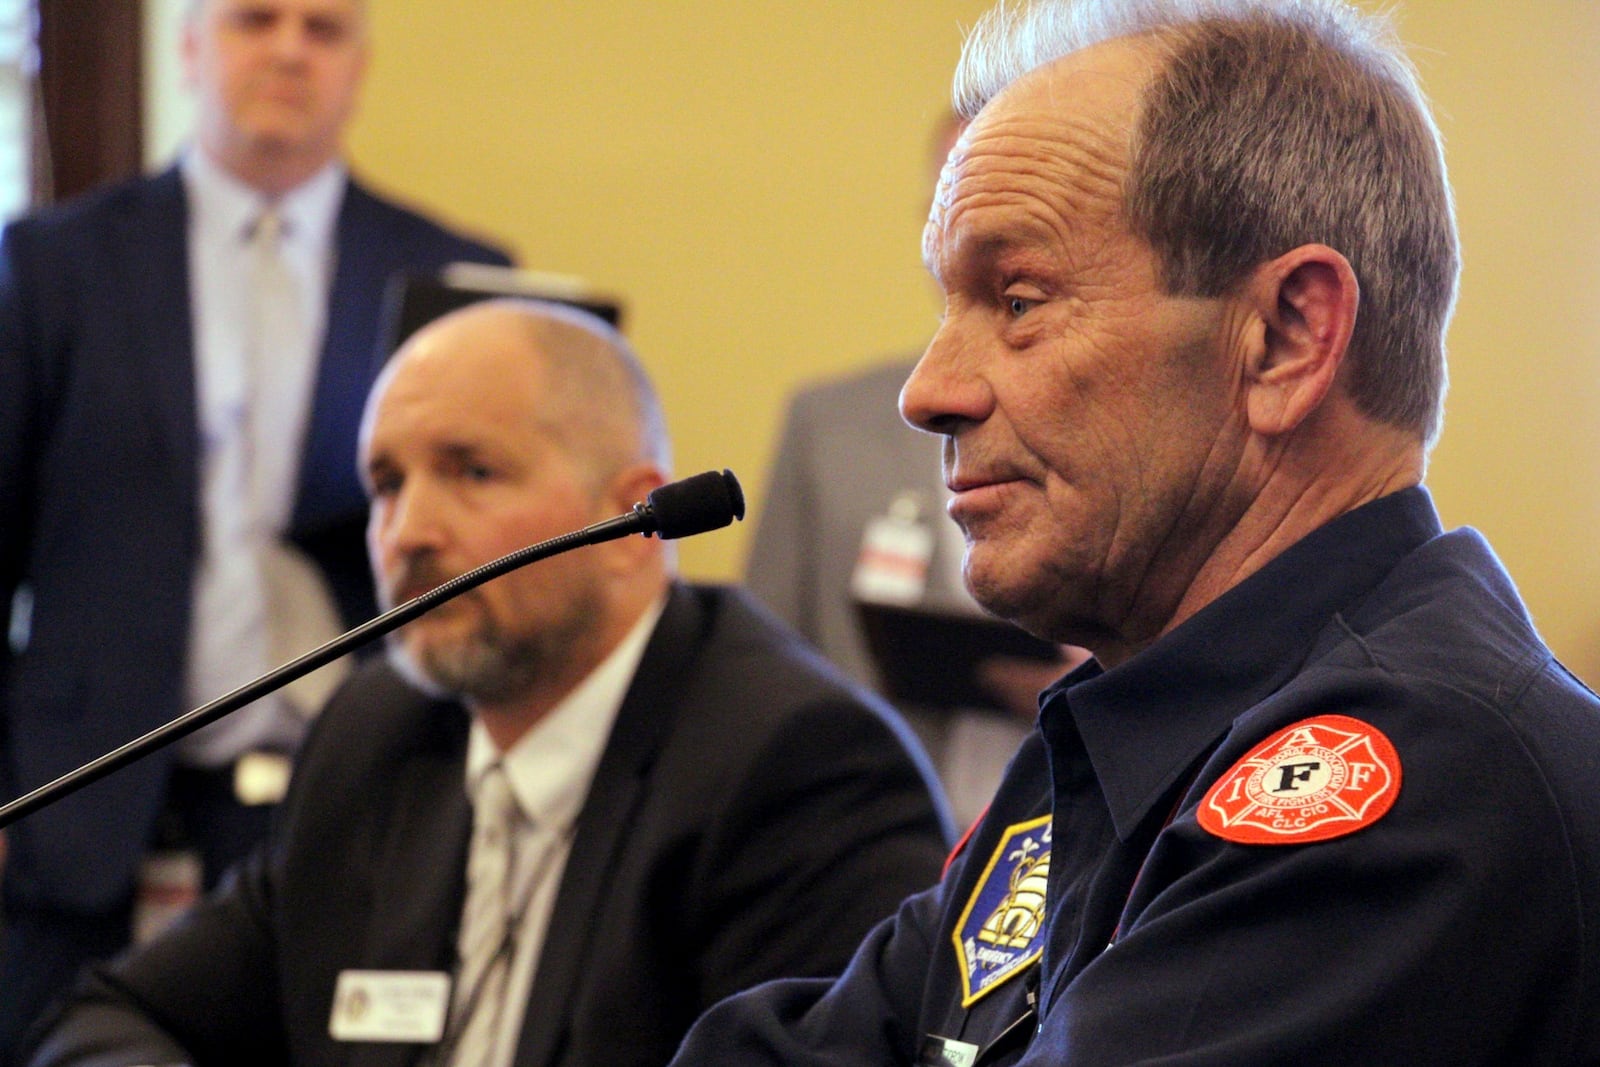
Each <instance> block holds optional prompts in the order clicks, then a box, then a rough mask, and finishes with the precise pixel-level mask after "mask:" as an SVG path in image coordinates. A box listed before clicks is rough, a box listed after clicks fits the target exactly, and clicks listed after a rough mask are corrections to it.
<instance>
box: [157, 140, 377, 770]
mask: <svg viewBox="0 0 1600 1067" xmlns="http://www.w3.org/2000/svg"><path fill="white" fill-rule="evenodd" d="M179 166H180V171H181V174H182V176H183V182H184V189H185V193H186V196H187V198H188V208H189V232H188V249H189V301H190V311H191V321H192V323H193V327H194V352H195V381H196V405H197V413H198V421H199V439H200V487H201V490H200V515H201V540H202V548H201V557H200V560H199V564H198V567H197V569H196V574H195V591H194V617H193V620H192V623H191V628H190V655H189V665H188V685H187V693H188V698H189V701H190V704H191V706H198V705H200V704H203V703H206V702H208V701H210V700H213V699H215V698H216V697H218V696H221V695H223V694H224V693H227V692H229V691H231V690H232V689H234V688H236V687H238V686H239V685H242V684H244V683H245V682H248V681H250V680H251V679H253V678H255V677H256V676H257V675H259V674H262V673H264V672H265V671H267V670H268V669H270V668H272V667H275V666H277V665H278V664H279V663H280V662H282V661H283V660H284V659H287V658H292V655H297V654H299V653H300V652H304V651H308V650H309V648H310V647H313V646H312V645H307V646H306V647H304V648H292V649H287V650H286V649H284V648H282V647H280V646H281V645H282V644H283V643H284V641H285V640H287V639H286V638H283V637H282V634H281V631H280V630H278V629H275V624H274V620H273V619H272V618H271V617H270V616H269V612H270V611H271V608H270V606H269V605H270V597H271V594H272V593H274V592H275V591H277V590H280V589H285V588H286V589H290V590H292V591H293V592H294V594H296V596H297V597H298V598H299V599H297V600H296V601H295V603H296V607H295V608H294V609H282V610H281V611H280V614H316V615H318V618H319V619H326V618H331V619H333V620H336V619H337V613H336V612H334V611H333V608H332V597H331V594H330V593H329V591H328V590H327V587H326V584H325V583H324V582H323V581H322V578H321V575H320V573H318V572H317V571H316V570H315V567H314V565H312V564H311V563H310V562H309V561H308V560H306V559H305V558H304V557H303V556H300V555H299V554H298V553H296V552H295V551H294V550H293V549H292V548H291V547H289V546H287V545H284V544H283V542H282V539H281V536H280V535H281V533H282V531H283V530H284V529H285V527H286V526H287V525H288V522H289V520H290V517H291V514H292V510H293V507H294V496H295V486H296V484H297V482H298V477H299V461H300V454H301V450H302V446H303V441H304V437H305V431H306V424H307V422H308V420H309V413H310V407H311V397H312V392H313V389H314V385H315V379H316V372H317V364H318V357H319V355H320V351H321V347H322V339H323V334H324V331H325V328H326V325H327V293H328V291H329V286H330V279H331V278H332V274H333V269H334V262H333V260H334V232H333V231H334V223H335V220H336V218H337V216H338V212H339V206H340V203H341V201H342V199H343V194H344V189H345V184H346V180H345V179H346V176H345V170H344V168H343V167H342V166H341V165H340V164H338V163H333V164H330V165H329V166H327V167H325V168H324V169H323V170H321V171H319V172H318V173H317V174H316V175H315V176H313V177H312V178H311V179H309V180H308V181H306V182H304V183H303V184H301V185H300V186H298V187H297V188H295V189H294V190H292V191H290V192H289V193H287V194H285V195H284V196H282V197H281V198H279V199H278V200H277V201H276V203H275V204H274V205H273V206H274V207H275V209H276V211H277V213H278V215H279V217H280V219H281V220H282V222H283V231H284V236H283V242H282V245H281V249H282V255H283V258H284V260H285V262H286V265H287V267H288V269H289V272H290V273H291V275H292V276H293V278H294V281H295V283H296V284H297V286H298V293H297V295H298V296H299V298H300V299H299V300H298V305H299V309H300V314H299V315H298V323H297V326H296V328H295V332H294V334H293V336H292V338H291V340H290V342H289V343H287V344H284V345H282V346H281V349H280V351H277V352H275V353H274V354H273V356H272V360H271V365H270V368H269V369H270V372H271V381H270V383H269V385H270V388H273V389H281V390H287V391H288V395H289V396H290V398H291V402H289V403H288V404H287V405H285V407H286V409H287V410H292V411H294V412H297V413H298V415H297V417H295V418H291V419H276V418H272V419H262V418H257V419H252V418H251V417H250V410H251V404H252V401H253V399H254V397H255V396H256V395H257V393H258V391H259V389H261V388H264V387H267V386H263V385H261V384H259V383H258V382H257V381H256V380H255V379H258V378H259V377H260V372H259V370H258V371H256V372H252V370H251V365H250V362H249V360H250V354H249V350H250V341H249V336H250V325H249V324H250V322H251V316H252V313H253V312H252V303H251V299H252V297H251V285H252V276H251V269H252V260H251V256H250V254H249V252H250V250H249V247H248V242H249V239H250V234H251V232H252V230H253V228H254V226H255V224H256V221H257V219H258V218H259V217H260V215H261V213H262V211H263V209H264V208H265V207H266V206H267V201H266V199H265V198H264V197H263V196H262V194H261V193H259V192H258V191H256V190H254V189H252V188H250V187H249V186H247V185H245V184H243V183H241V182H240V181H238V180H237V179H236V178H234V177H233V176H231V175H229V174H228V173H227V172H226V171H224V170H223V169H222V168H221V167H219V166H218V165H217V164H216V163H215V162H213V161H212V160H210V159H209V158H208V157H207V156H206V155H205V154H204V153H203V152H200V151H198V150H196V149H193V148H191V149H190V150H189V151H188V152H186V153H185V154H184V156H183V158H182V160H181V161H180V164H179ZM293 398H298V400H297V402H294V400H293ZM254 455H260V456H262V457H265V458H266V459H268V460H270V461H271V462H269V463H267V464H265V466H264V467H263V468H262V472H264V474H265V477H264V478H262V479H261V481H260V482H259V483H253V481H252V479H253V478H255V477H260V474H258V473H256V472H253V471H252V469H251V463H252V456H254ZM305 604H309V607H304V606H302V605H305ZM319 613H320V614H319ZM335 632H336V631H335ZM328 636H332V634H329V635H328ZM285 652H288V653H289V655H285V654H284V653H285ZM306 711H307V709H305V708H296V706H295V702H294V701H293V700H292V698H291V697H290V695H289V694H287V693H284V692H280V693H276V694H273V695H271V696H268V697H265V698H263V699H261V700H259V701H257V702H256V703H254V704H252V705H250V706H248V707H245V708H242V709H240V710H239V711H236V712H234V713H233V714H232V715H230V716H228V717H227V718H225V719H222V720H220V721H218V722H217V723H214V724H213V725H211V726H209V727H207V728H206V729H204V730H201V731H199V732H197V733H195V734H192V735H190V736H189V737H187V738H185V739H184V740H183V741H182V742H181V743H180V748H179V752H180V758H181V759H183V760H184V761H185V762H187V763H192V764H197V765H201V766H225V765H227V764H228V763H230V762H232V761H233V760H234V759H236V758H237V757H238V756H239V755H240V754H241V753H243V752H246V751H249V750H250V749H253V748H274V749H279V750H284V751H287V750H289V749H292V748H293V747H295V746H296V745H297V744H298V742H299V740H300V739H301V737H302V736H303V734H304V730H305V725H306V723H305V717H306Z"/></svg>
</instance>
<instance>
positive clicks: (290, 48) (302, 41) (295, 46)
mask: <svg viewBox="0 0 1600 1067" xmlns="http://www.w3.org/2000/svg"><path fill="white" fill-rule="evenodd" d="M309 41H310V30H309V28H308V27H307V26H306V24H305V21H304V20H302V19H297V18H288V17H285V18H280V19H278V20H277V21H276V22H275V23H274V24H273V26H272V32H271V36H270V38H269V43H270V45H271V49H272V55H273V58H274V59H276V60H277V61H278V62H280V63H297V62H299V61H301V60H302V59H304V58H305V54H306V46H307V44H308V43H309Z"/></svg>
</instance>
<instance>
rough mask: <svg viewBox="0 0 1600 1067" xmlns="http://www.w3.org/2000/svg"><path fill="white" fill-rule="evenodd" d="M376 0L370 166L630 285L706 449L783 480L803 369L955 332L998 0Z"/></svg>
mask: <svg viewBox="0 0 1600 1067" xmlns="http://www.w3.org/2000/svg"><path fill="white" fill-rule="evenodd" d="M369 6H370V10H371V12H372V15H373V18H374V23H375V24H374V33H375V45H376V54H375V62H374V66H373V69H372V71H371V75H370V79H369V81H368V84H367V90H366V94H365V99H364V103H363V107H362V111H361V114H360V116H359V118H358V121H357V125H356V128H355V131H354V136H353V141H352V149H353V156H354V159H355V161H356V164H357V166H358V167H359V168H360V169H361V170H362V171H363V172H365V173H366V174H368V175H369V176H371V177H373V178H375V179H377V180H378V181H379V182H380V183H381V184H382V185H384V186H386V187H388V188H390V189H393V190H397V191H400V192H402V193H405V194H408V195H411V196H415V197H418V198H420V199H421V200H422V201H423V202H424V203H427V204H429V205H432V206H435V207H441V208H443V209H444V210H445V211H446V212H447V213H448V215H449V216H450V217H452V218H453V219H454V220H456V221H459V222H462V223H465V224H467V225H469V226H475V227H481V228H483V229H485V230H489V231H493V232H495V233H499V234H502V235H504V236H505V237H506V238H507V239H508V240H509V241H510V242H511V243H512V244H513V245H514V246H515V250H516V253H517V255H518V259H519V261H520V262H521V263H522V265H524V266H527V267H531V268H536V269H540V270H549V271H557V272H562V273H570V274H576V275H580V276H582V277H584V278H586V279H588V280H590V281H591V282H592V283H594V284H595V285H597V286H599V287H601V288H603V289H606V290H609V291H612V292H615V293H616V294H619V295H620V296H622V297H623V298H624V299H625V301H626V303H627V306H628V311H627V318H628V321H627V324H626V329H627V332H628V333H629V335H630V336H631V337H632V338H633V340H634V342H635V343H636V344H637V346H638V347H639V350H640V352H641V354H642V355H643V358H644V360H645V362H646V363H647V364H648V365H649V367H650V369H651V371H652V372H653V373H654V375H655V377H656V380H657V382H658V384H659V385H660V388H661V391H662V394H663V398H664V401H665V403H666V406H667V412H668V418H669V420H670V422H671V425H672V429H673V432H674V436H675V439H676V444H677V466H678V469H679V471H680V472H681V473H685V474H687V473H693V472H695V471H698V470H703V469H706V468H713V467H716V468H720V467H730V468H732V469H733V470H734V472H735V473H736V474H738V475H739V478H740V480H741V482H742V483H743V484H744V486H745V488H746V490H747V492H748V494H749V496H750V498H751V500H752V502H753V503H755V504H759V503H760V501H761V499H762V496H763V492H762V491H763V487H764V483H765V481H766V467H767V463H768V457H769V452H770V448H771V443H772V438H773V436H774V434H775V433H776V432H777V425H778V420H779V418H780V416H781V411H782V404H783V400H784V397H785V396H786V394H787V393H788V392H789V390H790V389H791V387H792V386H793V385H794V384H795V383H796V382H797V381H799V380H801V379H806V378H811V377H816V376H821V375H826V374H830V373H833V372H837V371H839V370H842V369H844V368H846V367H849V366H852V365H856V364H859V363H861V362H862V361H864V360H867V359H870V358H872V357H874V356H877V355H881V354H885V353H889V352H895V351H902V350H909V349H913V348H915V347H916V346H918V345H920V344H921V342H922V341H924V340H925V339H926V337H927V335H928V334H929V333H930V332H931V329H932V323H933V316H934V315H935V313H936V305H935V303H934V300H933V289H932V286H931V284H930V283H929V281H928V280H927V277H926V275H925V273H924V272H923V270H922V266H921V260H920V252H919V246H918V241H919V235H920V232H921V225H922V220H923V218H924V216H925V211H926V189H925V185H926V181H925V178H924V172H925V165H924V157H925V153H924V144H925V142H926V139H927V136H928V133H929V130H930V129H931V127H932V125H933V123H934V121H935V119H936V117H937V116H938V115H939V114H940V113H941V111H942V110H943V108H944V107H945V106H946V102H947V101H948V99H949V76H950V71H951V69H952V67H953V65H954V62H955V58H956V56H957V54H958V53H959V50H960V42H961V31H962V28H963V27H964V26H966V25H970V24H971V22H972V21H973V20H974V19H975V18H976V17H977V15H978V14H980V13H981V12H982V11H983V10H985V9H986V7H987V6H988V2H987V0H905V2H897V3H875V2H871V0H791V2H772V0H766V2H762V3H738V2H732V0H713V2H689V0H632V2H629V0H624V2H621V3H610V4H595V3H580V2H542V3H539V2H532V0H501V2H491V0H459V2H452V3H448V4H443V3H439V2H438V0H371V3H370V5H369ZM749 532H750V531H749V527H748V525H747V526H745V527H741V528H737V529H734V530H730V531H724V532H720V533H717V534H712V535H709V536H706V537H702V538H698V539H696V540H694V541H688V542H685V543H684V544H683V546H682V560H683V566H684V569H685V570H686V571H687V572H689V573H690V574H692V575H698V576H715V577H729V576H733V575H735V574H737V573H738V570H739V568H740V566H741V564H742V560H743V556H744V545H745V541H746V538H747V535H748V533H749Z"/></svg>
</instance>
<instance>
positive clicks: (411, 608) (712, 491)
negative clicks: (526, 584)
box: [0, 470, 744, 829]
mask: <svg viewBox="0 0 1600 1067" xmlns="http://www.w3.org/2000/svg"><path fill="white" fill-rule="evenodd" d="M742 518H744V493H743V491H742V490H741V489H740V488H739V481H738V479H736V478H735V477H734V476H733V472H732V471H729V470H724V471H721V472H720V473H719V472H717V471H706V472H705V473H704V474H696V475H694V476H693V477H691V478H684V479H683V480H682V481H677V482H670V483H668V484H667V485H663V486H661V487H660V488H659V489H656V490H654V491H653V492H651V493H650V494H649V496H648V497H647V498H646V502H645V503H640V504H635V505H634V506H633V510H632V511H630V512H628V513H627V514H625V515H618V516H617V517H616V518H614V519H606V520H605V521H604V522H597V523H595V524H594V525H592V526H585V527H584V528H583V529H581V530H574V531H573V532H571V533H565V534H562V535H561V536H559V537H552V538H551V539H550V540H548V541H540V542H539V543H538V544H536V545H529V546H528V547H526V548H519V549H518V550H517V551H515V552H512V553H510V554H508V555H504V556H501V557H500V558H499V559H497V560H494V561H492V562H490V563H485V564H484V565H483V566H481V567H479V568H478V569H477V570H473V571H468V572H467V573H466V574H463V575H460V576H458V577H456V578H452V579H450V580H449V581H448V582H445V583H444V584H443V585H441V586H439V587H438V588H437V589H431V590H429V591H428V592H426V593H423V594H422V595H421V596H418V597H414V598H412V599H411V600H408V601H406V602H405V603H404V604H398V605H396V606H395V607H393V608H390V609H389V610H388V611H386V612H384V613H383V614H381V615H379V616H377V617H376V618H373V619H369V620H367V621H366V622H364V623H362V624H361V625H360V626H357V627H356V628H355V629H353V630H350V631H348V632H346V633H343V634H340V635H339V636H338V637H335V638H334V639H333V640H331V641H329V642H327V643H326V644H323V645H320V646H318V647H317V648H314V649H312V650H311V651H310V652H307V653H306V654H304V655H303V656H300V657H298V658H296V659H292V660H290V661H289V662H288V663H285V664H284V665H283V666H281V667H278V668H277V669H275V670H272V671H268V672H267V673H266V674H263V675H262V676H261V677H259V678H257V679H256V680H255V681H253V682H247V683H245V684H244V685H242V686H240V687H239V688H237V689H235V690H233V692H231V693H226V694H224V695H223V696H220V697H218V698H217V699H215V700H213V701H211V702H210V703H209V704H202V705H201V706H200V707H198V708H195V709H194V710H192V711H189V712H185V713H184V714H183V715H180V716H178V717H177V718H176V719H173V720H172V721H171V722H169V723H167V724H166V725H164V726H158V727H157V728H156V729H154V730H151V731H150V732H149V733H147V734H145V735H144V736H143V737H139V738H136V739H135V740H133V741H129V742H128V743H127V744H125V745H123V746H122V747H121V748H116V749H112V750H111V751H110V752H107V753H106V754H105V755H103V756H99V757H97V758H95V759H93V760H90V761H89V762H88V763H85V764H84V765H83V766H81V767H79V768H78V769H77V770H75V771H71V772H69V773H67V774H64V775H62V776H61V777H60V778H57V779H56V780H55V781H53V782H48V783H46V784H45V785H42V786H40V787H39V788H38V789H35V790H33V791H32V792H31V793H26V794H24V795H22V796H20V797H18V798H17V799H15V800H13V801H11V802H10V803H8V804H6V805H5V806H4V807H0V829H3V828H5V827H7V826H10V825H11V824H12V823H14V822H16V821H17V820H18V819H20V818H22V817H23V816H25V815H30V814H32V813H33V812H35V811H37V810H39V809H40V808H42V807H45V806H46V805H48V804H52V803H54V802H55V801H57V800H60V799H61V798H62V797H64V796H66V795H67V794H69V793H75V792H77V791H78V790H79V789H82V788H83V787H84V786H86V785H88V784H89V783H91V782H95V781H98V780H100V779H101V778H104V777H105V776H106V775H108V774H110V773H111V772H112V771H115V770H120V769H121V768H123V767H126V766H127V765H128V764H130V763H132V762H134V761H135V760H137V759H140V758H142V757H144V756H146V755H148V754H149V753H151V752H154V751H155V750H156V749H158V748H161V747H163V746H165V745H168V744H171V743H172V742H174V741H176V740H178V739H179V738H180V737H184V736H187V735H188V734H191V733H193V732H194V731H196V730H198V729H200V728H201V727H202V726H207V725H210V724H211V723H212V722H215V721H216V720H217V719H220V718H222V717H223V716H224V715H227V714H229V713H230V712H234V711H237V710H239V709H240V708H242V707H244V706H245V705H246V704H249V703H250V702H251V701H254V700H259V699H260V698H261V697H264V696H266V695H267V694H268V693H271V692H274V691H276V690H278V689H281V688H283V687H284V686H286V685H288V684H289V683H290V682H292V681H294V680H295V679H296V678H300V677H302V676H304V675H307V674H310V673H311V672H312V671H314V670H316V669H317V668H318V667H322V666H325V665H326V664H329V663H332V662H333V661H334V660H336V659H338V658H339V657H340V656H343V655H345V654H346V653H347V652H350V651H351V650H352V649H355V648H359V647H360V646H361V645H364V644H366V643H367V642H368V641H371V640H373V639H374V638H377V637H382V636H383V635H384V634H386V633H388V632H389V631H391V630H394V629H397V628H399V627H401V626H404V625H405V624H406V623H408V622H410V621H411V620H412V619H415V618H416V617H417V616H418V615H421V614H423V613H424V612H426V611H429V610H431V609H433V608H436V607H438V606H439V605H440V604H443V603H444V602H446V601H447V600H453V599H454V598H456V597H458V596H460V595H461V594H462V593H465V592H467V591H468V590H469V589H476V588H477V587H478V586H480V585H482V584H483V583H484V582H487V581H489V580H490V579H493V578H498V577H500V575H502V574H505V573H506V572H508V571H514V570H516V569H517V568H518V567H523V566H526V565H527V564H529V563H533V562H535V561H537V560H541V559H545V558H547V557H549V556H555V555H559V554H561V553H562V552H567V551H569V550H571V549H574V548H581V547H583V546H584V545H597V544H600V543H602V542H604V541H615V540H617V539H619V538H622V537H627V536H628V535H629V534H636V533H637V534H643V535H644V536H646V537H649V536H650V535H652V534H654V535H655V536H656V537H659V538H661V539H662V540H670V539H672V538H676V537H689V536H692V535H694V534H699V533H706V532H707V531H709V530H718V529H721V528H722V527H724V526H727V525H729V524H731V523H732V522H733V521H734V520H735V519H742Z"/></svg>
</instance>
